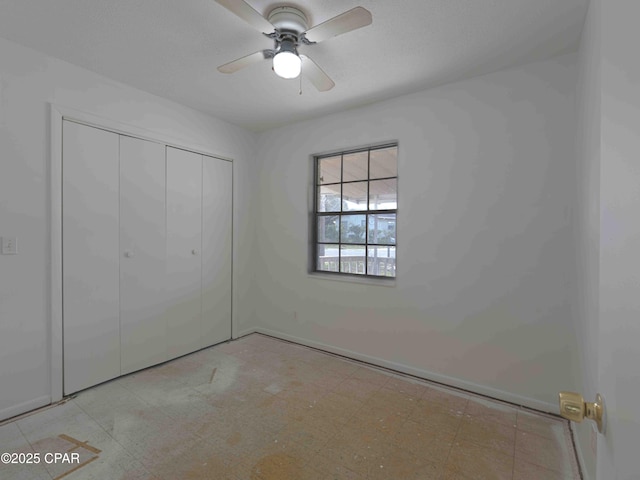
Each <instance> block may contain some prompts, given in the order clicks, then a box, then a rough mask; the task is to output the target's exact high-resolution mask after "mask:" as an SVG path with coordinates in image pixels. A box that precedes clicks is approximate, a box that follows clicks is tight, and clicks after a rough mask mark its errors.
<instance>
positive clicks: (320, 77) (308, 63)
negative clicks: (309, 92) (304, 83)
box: [300, 55, 336, 92]
mask: <svg viewBox="0 0 640 480" xmlns="http://www.w3.org/2000/svg"><path fill="white" fill-rule="evenodd" d="M300 58H301V59H302V70H303V72H304V76H305V77H307V78H308V79H309V80H310V81H311V83H313V86H314V87H316V88H317V89H318V91H320V92H326V91H327V90H331V89H332V88H333V87H335V86H336V84H335V82H334V81H333V80H331V78H329V75H327V74H326V73H324V71H323V70H322V69H321V68H320V67H319V66H318V64H317V63H316V62H314V61H313V60H311V59H310V58H309V57H307V56H306V55H300Z"/></svg>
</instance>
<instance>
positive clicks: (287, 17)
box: [267, 7, 309, 35]
mask: <svg viewBox="0 0 640 480" xmlns="http://www.w3.org/2000/svg"><path fill="white" fill-rule="evenodd" d="M267 20H269V23H271V24H272V25H273V26H274V27H276V30H279V31H281V32H291V33H295V34H296V35H300V34H301V33H303V32H305V31H306V30H307V29H308V28H309V26H308V21H307V17H306V16H305V14H304V13H302V12H301V11H300V10H298V9H297V8H294V7H276V8H274V9H273V10H271V12H269V17H268V18H267Z"/></svg>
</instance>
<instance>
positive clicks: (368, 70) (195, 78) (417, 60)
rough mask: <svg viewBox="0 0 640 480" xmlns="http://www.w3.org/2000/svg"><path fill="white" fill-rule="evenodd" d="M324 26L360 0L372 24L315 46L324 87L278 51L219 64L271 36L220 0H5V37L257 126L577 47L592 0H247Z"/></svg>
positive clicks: (0, 15) (1, 13)
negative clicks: (292, 10)
mask: <svg viewBox="0 0 640 480" xmlns="http://www.w3.org/2000/svg"><path fill="white" fill-rule="evenodd" d="M248 3H250V4H251V5H252V6H253V7H254V8H255V9H256V10H257V11H259V12H260V13H262V14H264V15H266V14H267V13H268V12H269V11H270V10H271V9H272V8H273V7H275V6H278V5H292V6H297V7H298V8H301V9H302V10H303V11H304V12H305V13H306V14H307V15H308V17H309V20H310V24H311V25H316V24H318V23H321V22H323V21H325V20H327V19H329V18H331V17H333V16H335V15H338V14H340V13H342V12H344V11H346V10H349V9H351V8H353V7H355V6H358V5H360V6H363V7H365V8H366V9H368V10H369V11H371V13H372V15H373V24H372V25H370V26H368V27H364V28H361V29H359V30H356V31H353V32H350V33H347V34H344V35H342V36H339V37H335V38H332V39H330V40H327V41H325V42H322V43H319V44H317V45H312V46H303V47H301V48H300V53H304V54H307V55H308V56H310V57H312V58H313V59H314V60H315V61H316V62H317V63H318V64H319V65H320V66H321V67H322V68H323V69H324V70H325V71H326V72H327V74H328V75H329V76H330V77H331V78H332V79H333V80H334V81H335V82H336V86H335V87H334V88H333V89H332V90H330V91H328V92H324V93H320V92H317V91H316V90H315V89H314V87H313V86H312V85H311V84H310V83H309V82H308V81H306V80H305V79H304V78H303V79H302V95H299V94H298V92H299V89H300V81H299V80H283V79H281V78H278V77H276V76H275V74H274V73H273V72H272V71H271V65H270V62H269V61H264V62H262V63H260V64H256V65H252V66H249V67H247V68H246V69H244V70H242V71H239V72H237V73H235V74H232V75H225V74H221V73H219V72H218V71H217V70H216V67H217V66H218V65H220V64H223V63H226V62H228V61H231V60H234V59H236V58H238V57H241V56H243V55H247V54H249V53H253V52H255V51H258V50H262V49H265V48H271V47H272V41H271V40H270V39H268V38H266V37H265V36H263V35H262V34H261V33H260V32H258V31H256V30H254V29H253V28H252V27H251V26H249V25H247V24H246V23H244V22H243V21H242V20H240V19H239V18H237V17H236V16H234V15H233V14H231V13H230V12H229V11H227V10H226V9H225V8H223V7H222V6H220V5H219V4H217V3H216V2H215V1H214V0H179V1H176V0H135V1H132V0H107V1H105V0H100V1H98V0H55V1H52V0H0V36H2V37H5V38H7V39H9V40H12V41H14V42H16V43H19V44H22V45H25V46H28V47H32V48H34V49H36V50H39V51H41V52H44V53H46V54H49V55H51V56H53V57H57V58H60V59H63V60H66V61H68V62H70V63H73V64H76V65H79V66H82V67H85V68H87V69H89V70H92V71H95V72H98V73H100V74H102V75H104V76H107V77H110V78H112V79H115V80H119V81H121V82H123V83H126V84H129V85H132V86H134V87H137V88H140V89H142V90H146V91H148V92H151V93H155V94H157V95H159V96H162V97H165V98H169V99H172V100H174V101H176V102H179V103H182V104H184V105H188V106H190V107H192V108H195V109H198V110H201V111H204V112H207V113H209V114H211V115H214V116H216V117H218V118H221V119H223V120H226V121H228V122H231V123H234V124H237V125H241V126H244V127H246V128H248V129H251V130H255V131H259V130H264V129H268V128H272V127H274V126H277V125H282V124H287V123H291V122H294V121H297V120H302V119H306V118H312V117H315V116H319V115H324V114H327V113H331V112H336V111H340V110H344V109H347V108H351V107H355V106H358V105H363V104H367V103H371V102H375V101H378V100H383V99H386V98H391V97H394V96H396V95H400V94H403V93H408V92H412V91H417V90H421V89H424V88H428V87H431V86H435V85H441V84H443V83H447V82H450V81H455V80H460V79H463V78H468V77H471V76H475V75H479V74H484V73H489V72H492V71H496V70H499V69H502V68H505V67H509V66H513V65H518V64H523V63H527V62H530V61H537V60H543V59H546V58H549V57H552V56H555V55H558V54H562V53H567V52H570V51H574V50H575V49H576V48H577V46H578V42H579V38H580V32H581V30H582V25H583V22H584V16H585V13H586V8H587V5H588V0H394V1H392V0H294V1H292V2H274V1H270V0H248Z"/></svg>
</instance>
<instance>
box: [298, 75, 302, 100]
mask: <svg viewBox="0 0 640 480" xmlns="http://www.w3.org/2000/svg"><path fill="white" fill-rule="evenodd" d="M299 78H300V92H298V95H302V73H300V75H299Z"/></svg>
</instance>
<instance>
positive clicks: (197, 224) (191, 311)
mask: <svg viewBox="0 0 640 480" xmlns="http://www.w3.org/2000/svg"><path fill="white" fill-rule="evenodd" d="M166 156H167V270H166V279H167V289H166V295H165V301H166V304H167V309H166V314H167V349H168V354H169V358H175V357H178V356H180V355H184V354H186V353H189V352H193V351H195V350H198V349H199V348H200V345H201V343H200V338H201V323H202V322H201V312H202V305H201V288H202V285H201V284H202V278H201V272H202V266H201V258H202V257H201V251H202V229H201V225H202V156H201V155H199V154H196V153H192V152H187V151H184V150H179V149H176V148H171V147H167V150H166Z"/></svg>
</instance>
